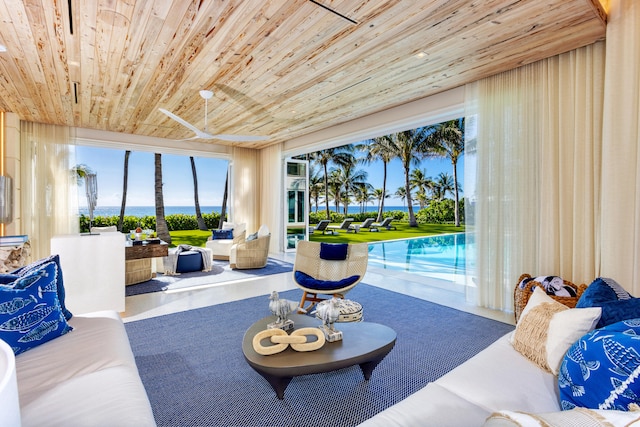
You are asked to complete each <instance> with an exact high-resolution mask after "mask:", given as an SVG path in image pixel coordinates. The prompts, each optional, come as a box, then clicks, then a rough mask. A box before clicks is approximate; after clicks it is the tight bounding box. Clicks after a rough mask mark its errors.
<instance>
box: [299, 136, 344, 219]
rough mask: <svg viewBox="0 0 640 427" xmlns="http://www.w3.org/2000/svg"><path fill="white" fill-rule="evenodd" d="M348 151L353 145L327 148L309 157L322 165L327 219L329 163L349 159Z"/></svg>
mask: <svg viewBox="0 0 640 427" xmlns="http://www.w3.org/2000/svg"><path fill="white" fill-rule="evenodd" d="M349 151H353V146H351V145H346V146H344V147H335V148H327V149H325V150H320V151H317V152H315V153H312V154H311V156H310V157H311V159H312V160H314V161H315V162H316V163H318V164H319V165H320V166H322V169H323V171H324V191H325V197H324V202H325V208H326V210H327V219H331V214H330V213H329V195H328V191H329V166H328V165H329V163H330V162H333V163H334V164H336V165H338V166H339V165H341V164H343V163H344V162H346V161H349V156H350V154H349Z"/></svg>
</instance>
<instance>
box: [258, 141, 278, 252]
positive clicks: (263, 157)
mask: <svg viewBox="0 0 640 427" xmlns="http://www.w3.org/2000/svg"><path fill="white" fill-rule="evenodd" d="M282 168H283V166H282V144H274V145H271V146H269V147H267V148H263V149H262V150H260V175H259V183H258V186H257V187H258V194H259V195H260V201H259V206H260V224H266V225H267V227H269V230H270V231H271V241H270V248H269V250H270V251H271V252H278V251H281V250H283V246H282V245H281V244H280V242H281V241H282V235H283V229H282V228H283V218H282V205H283V201H282V195H283V190H282V189H283V183H282V174H283V172H282V170H283V169H282Z"/></svg>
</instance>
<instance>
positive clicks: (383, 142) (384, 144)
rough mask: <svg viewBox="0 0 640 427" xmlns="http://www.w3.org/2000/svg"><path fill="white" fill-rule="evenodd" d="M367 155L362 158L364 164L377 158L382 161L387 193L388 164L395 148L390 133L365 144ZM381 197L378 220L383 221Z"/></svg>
mask: <svg viewBox="0 0 640 427" xmlns="http://www.w3.org/2000/svg"><path fill="white" fill-rule="evenodd" d="M362 149H363V150H364V151H366V153H367V154H366V156H365V157H364V158H363V159H362V162H363V163H364V164H369V163H371V162H373V161H375V160H380V161H381V162H382V171H383V174H382V194H385V195H386V194H387V164H388V163H389V162H390V161H391V159H393V150H392V149H391V138H390V137H389V136H388V135H385V136H380V137H377V138H373V139H372V140H371V143H369V144H366V145H363V148H362ZM386 197H388V196H385V197H382V198H380V199H379V200H380V203H379V205H378V217H377V219H376V222H380V221H382V213H383V212H384V199H385V198H386Z"/></svg>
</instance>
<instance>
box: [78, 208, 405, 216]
mask: <svg viewBox="0 0 640 427" xmlns="http://www.w3.org/2000/svg"><path fill="white" fill-rule="evenodd" d="M221 209H222V206H200V212H202V213H203V214H205V213H212V212H218V213H219V212H220V210H221ZM414 209H416V211H417V208H414ZM384 210H385V212H387V211H403V212H406V211H407V207H406V206H385V208H384ZM78 211H79V213H80V214H82V215H86V216H88V215H89V210H88V209H87V208H80V209H79V210H78ZM365 211H366V212H377V211H378V207H377V206H367V207H365ZM312 212H315V210H312ZM348 212H349V213H359V212H360V206H349V210H348ZM124 214H125V216H137V217H143V216H155V215H156V208H155V207H154V206H127V207H126V209H125V213H124ZM164 214H165V215H175V214H186V215H195V214H196V208H195V207H194V206H165V207H164ZM117 215H120V206H97V207H96V208H95V210H94V211H93V216H94V217H97V216H117Z"/></svg>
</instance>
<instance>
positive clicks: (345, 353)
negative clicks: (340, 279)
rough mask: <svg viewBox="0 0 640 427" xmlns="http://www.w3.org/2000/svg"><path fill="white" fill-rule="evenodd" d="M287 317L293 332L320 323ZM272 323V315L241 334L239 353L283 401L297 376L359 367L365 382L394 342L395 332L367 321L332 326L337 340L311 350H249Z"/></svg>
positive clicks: (308, 319)
mask: <svg viewBox="0 0 640 427" xmlns="http://www.w3.org/2000/svg"><path fill="white" fill-rule="evenodd" d="M289 318H290V319H291V320H293V321H294V322H295V329H300V328H305V327H317V326H319V325H320V320H318V319H316V318H313V317H310V316H305V315H300V314H292V315H291V316H290V317H289ZM274 320H275V317H274V316H269V317H265V318H264V319H261V320H259V321H257V322H256V323H254V324H253V325H252V326H251V327H250V328H249V329H248V330H247V332H245V334H244V338H243V340H242V352H243V353H244V357H245V359H246V360H247V362H248V363H249V365H250V366H251V367H252V368H253V369H254V370H255V371H256V372H258V373H259V374H260V375H262V376H263V377H264V378H265V379H266V380H267V381H268V382H269V384H271V386H272V387H273V389H274V390H275V392H276V395H277V396H278V399H283V398H284V391H285V389H286V388H287V385H289V382H290V381H291V380H292V379H293V377H296V376H299V375H307V374H318V373H321V372H330V371H335V370H338V369H342V368H346V367H348V366H353V365H360V369H362V373H363V375H364V378H365V380H368V379H369V378H370V377H371V373H372V372H373V370H374V368H375V367H376V366H377V365H378V363H380V362H381V361H382V359H384V357H385V356H386V355H387V354H388V353H389V352H390V351H391V349H392V348H393V346H394V345H395V343H396V333H395V331H394V330H393V329H391V328H389V327H387V326H384V325H379V324H377V323H370V322H351V323H336V325H335V327H336V329H337V330H339V331H342V334H343V335H342V336H343V338H342V340H341V341H336V342H326V343H325V345H324V346H323V347H321V348H320V349H318V350H315V351H308V352H298V351H295V350H293V349H292V348H291V347H287V349H286V350H284V351H283V352H281V353H277V354H274V355H270V356H263V355H261V354H258V353H256V351H255V350H254V349H253V337H254V336H255V335H256V334H257V333H258V332H260V331H263V330H265V329H267V324H268V323H271V322H273V321H274Z"/></svg>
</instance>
